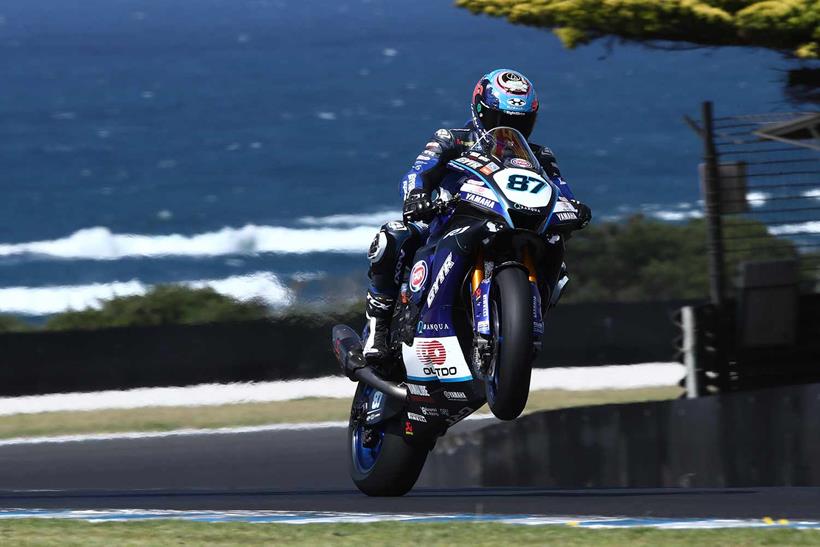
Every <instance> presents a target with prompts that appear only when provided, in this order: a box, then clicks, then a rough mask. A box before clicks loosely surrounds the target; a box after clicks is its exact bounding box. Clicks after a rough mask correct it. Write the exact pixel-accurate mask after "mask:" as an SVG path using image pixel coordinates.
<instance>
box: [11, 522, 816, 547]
mask: <svg viewBox="0 0 820 547" xmlns="http://www.w3.org/2000/svg"><path fill="white" fill-rule="evenodd" d="M0 541H3V542H4V543H5V544H6V545H83V546H96V545H105V546H108V545H183V544H185V545H334V546H345V545H355V546H357V547H358V546H361V545H391V546H402V545H412V546H416V545H429V546H433V545H447V546H452V545H469V546H477V545H478V546H480V545H492V546H497V545H630V546H635V545H664V546H668V545H673V546H674V545H687V546H689V545H820V532H817V531H813V530H787V529H727V530H650V529H645V528H644V529H640V528H633V529H625V530H612V529H609V530H588V529H579V528H571V527H567V526H521V525H509V524H484V523H447V524H421V523H402V522H384V523H374V524H303V525H292V524H245V523H243V524H237V523H205V522H182V521H158V522H106V523H87V522H76V521H65V520H37V519H23V520H6V521H2V522H0Z"/></svg>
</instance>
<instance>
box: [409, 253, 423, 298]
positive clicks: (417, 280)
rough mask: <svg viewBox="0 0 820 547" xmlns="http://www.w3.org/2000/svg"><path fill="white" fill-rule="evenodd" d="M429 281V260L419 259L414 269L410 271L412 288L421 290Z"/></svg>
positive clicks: (414, 290)
mask: <svg viewBox="0 0 820 547" xmlns="http://www.w3.org/2000/svg"><path fill="white" fill-rule="evenodd" d="M425 281H427V262H425V261H424V260H419V261H418V262H416V263H415V264H413V269H412V270H411V271H410V290H411V291H413V292H419V291H420V290H421V288H422V287H423V286H424V282H425Z"/></svg>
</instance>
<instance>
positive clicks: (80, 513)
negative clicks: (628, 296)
mask: <svg viewBox="0 0 820 547" xmlns="http://www.w3.org/2000/svg"><path fill="white" fill-rule="evenodd" d="M24 518H28V519H32V518H33V519H68V520H81V521H86V522H134V521H146V520H168V519H172V520H184V521H194V522H248V523H254V524H264V523H278V524H331V523H355V524H365V523H374V522H391V521H392V522H396V521H398V522H416V523H433V522H473V523H475V522H489V523H499V524H517V525H525V526H570V527H577V528H656V529H667V530H668V529H673V530H693V529H699V530H704V529H725V528H768V529H784V528H791V529H803V530H806V529H815V530H816V529H820V522H818V521H808V520H797V521H789V520H786V519H778V520H776V521H775V520H773V519H770V518H764V519H710V518H660V517H637V518H631V517H599V516H546V515H504V514H474V513H455V514H447V513H443V514H442V513H428V514H410V513H353V512H337V511H243V510H234V511H175V510H156V509H93V510H71V509H63V510H53V509H0V520H10V519H24Z"/></svg>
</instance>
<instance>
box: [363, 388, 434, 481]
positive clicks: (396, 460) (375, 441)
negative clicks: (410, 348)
mask: <svg viewBox="0 0 820 547" xmlns="http://www.w3.org/2000/svg"><path fill="white" fill-rule="evenodd" d="M372 391H373V388H372V387H370V386H367V385H365V384H362V383H360V384H359V387H358V388H357V389H356V396H355V397H354V399H353V405H354V409H356V408H358V407H359V406H360V405H361V402H362V401H363V400H366V399H368V398H369V397H370V394H371V393H372ZM354 414H355V413H354ZM347 439H348V446H349V447H350V448H349V450H348V453H349V455H350V478H352V479H353V482H354V483H355V484H356V487H357V488H358V489H359V490H361V491H362V492H364V493H365V494H367V495H368V496H402V495H404V494H406V493H407V492H408V491H409V490H410V489H411V488H413V485H414V484H416V481H417V480H418V478H419V474H420V473H421V470H422V468H423V467H424V462H425V460H427V454H428V453H429V450H428V448H427V447H425V446H417V445H412V444H410V443H408V442H407V441H405V440H404V434H403V432H402V429H401V422H400V420H399V418H398V417H396V418H392V419H390V420H388V421H386V422H384V423H382V424H378V425H375V426H366V425H364V423H362V420H357V419H356V418H351V420H350V425H349V426H348V428H347Z"/></svg>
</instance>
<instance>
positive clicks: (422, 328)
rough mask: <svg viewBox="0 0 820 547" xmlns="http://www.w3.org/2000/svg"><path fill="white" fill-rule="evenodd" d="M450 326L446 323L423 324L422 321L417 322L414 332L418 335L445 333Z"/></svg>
mask: <svg viewBox="0 0 820 547" xmlns="http://www.w3.org/2000/svg"><path fill="white" fill-rule="evenodd" d="M449 330H451V329H450V325H448V324H447V323H425V322H424V321H419V323H418V325H416V332H418V333H419V334H421V333H423V332H445V331H449Z"/></svg>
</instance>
